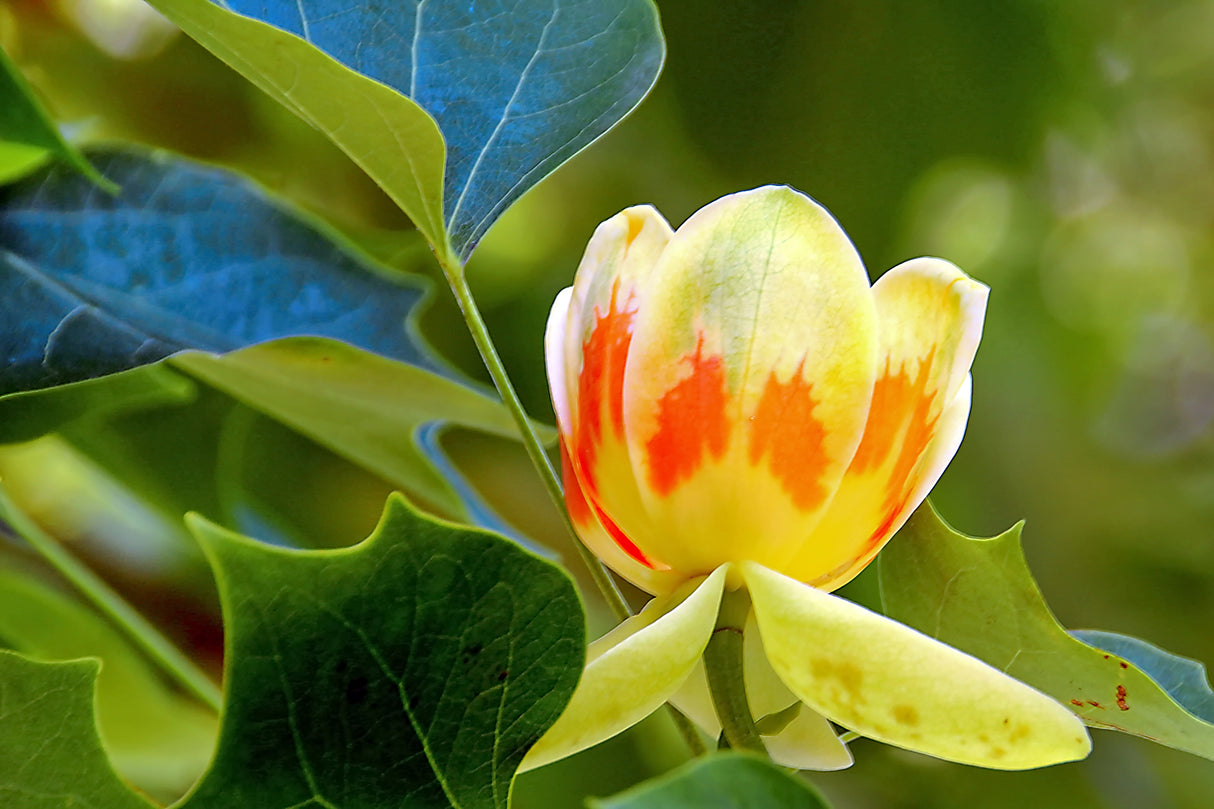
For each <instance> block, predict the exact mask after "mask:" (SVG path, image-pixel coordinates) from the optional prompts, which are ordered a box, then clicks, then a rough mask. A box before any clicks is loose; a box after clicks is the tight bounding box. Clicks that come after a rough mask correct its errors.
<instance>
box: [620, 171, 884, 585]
mask: <svg viewBox="0 0 1214 809" xmlns="http://www.w3.org/2000/svg"><path fill="white" fill-rule="evenodd" d="M645 287H646V296H645V299H644V303H643V305H642V306H641V307H640V308H639V309H638V310H637V313H636V318H635V323H634V325H633V329H634V332H633V339H632V342H631V346H630V348H629V352H628V360H627V368H626V370H625V374H624V413H623V416H624V426H625V434H626V436H627V440H628V447H629V451H630V456H631V459H632V461H633V464H634V469H633V472H632V474H633V476H634V478H635V480H636V481H637V483H638V487H639V494H640V499H641V502H642V504H643V506H644V511H645V516H646V519H645V520H644V521H643V522H639V523H636V524H635V527H634V523H633V521H632V520H631V519H630V515H625V514H623V513H621V514H619V515H617V514H616V513H615V508H614V507H615V504H614V502H613V503H612V504H611V506H612V516H613V517H616V518H617V519H616V521H617V523H618V525H619V527H620V528H622V529H623V531H624V533H626V534H627V535H628V536H629V537H631V538H632V539H633V540H634V541H636V543H637V544H638V545H639V546H641V548H642V550H643V551H644V552H645V553H647V554H650V555H652V556H653V557H654V558H656V559H659V560H661V561H662V562H663V563H665V564H667V565H669V566H671V567H672V568H674V569H677V570H682V571H685V572H687V573H705V572H707V571H709V570H712V569H714V568H715V567H717V566H718V565H720V564H722V563H724V562H728V561H732V560H738V559H744V558H745V559H753V560H758V561H760V562H765V563H769V564H771V563H774V562H776V561H777V560H780V559H783V558H786V557H787V556H788V555H789V554H790V553H791V552H792V549H791V548H790V547H789V545H790V543H793V544H800V543H801V542H802V541H803V538H804V537H806V536H808V535H809V532H810V531H811V530H812V529H813V527H814V526H815V525H816V524H817V522H818V520H819V518H820V516H821V514H822V512H823V510H824V508H825V506H826V504H827V502H828V501H829V499H830V496H831V494H832V493H833V492H834V490H835V488H836V487H837V486H838V484H839V480H840V479H841V478H842V476H843V473H844V471H845V469H846V468H847V464H848V462H849V461H850V459H851V456H852V454H853V452H854V451H855V448H856V446H857V445H858V443H859V441H860V436H861V432H862V431H863V428H864V423H865V419H866V416H867V413H868V403H869V400H870V398H871V394H872V389H873V382H874V379H875V377H876V351H877V325H876V310H875V307H874V304H873V297H872V294H871V292H870V290H869V287H868V279H867V277H866V275H865V272H864V268H863V265H862V264H861V262H860V259H859V256H858V255H857V254H856V252H855V249H854V248H853V247H852V245H851V242H850V241H848V239H847V236H846V235H845V234H844V233H843V231H842V230H841V229H840V228H839V226H838V224H837V223H836V222H835V221H834V219H832V218H831V216H830V214H829V213H827V212H826V211H825V210H824V209H823V208H821V207H820V206H818V205H817V204H816V203H814V202H812V201H811V200H810V199H809V198H807V197H805V196H803V195H801V194H798V193H797V192H795V191H793V190H792V189H789V188H786V187H766V188H760V189H757V190H755V191H748V192H743V193H739V194H733V195H730V196H727V197H724V198H722V199H720V200H717V201H716V202H714V203H712V204H710V205H708V206H706V207H705V208H703V209H701V210H700V211H698V212H697V213H696V214H695V215H693V216H692V217H691V218H690V219H688V220H687V222H685V223H684V224H683V226H682V227H680V228H679V230H678V232H677V233H675V235H674V237H673V238H672V239H671V241H670V243H669V244H668V245H667V246H666V248H665V250H664V251H663V252H662V254H661V256H660V258H659V259H658V262H657V266H656V267H655V268H654V270H653V273H652V275H651V276H649V277H647V279H646V283H645Z"/></svg>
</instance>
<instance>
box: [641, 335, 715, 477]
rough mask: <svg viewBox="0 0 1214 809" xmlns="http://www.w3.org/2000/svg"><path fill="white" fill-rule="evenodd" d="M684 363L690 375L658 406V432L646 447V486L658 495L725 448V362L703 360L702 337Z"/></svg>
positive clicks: (662, 399) (661, 400)
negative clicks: (647, 475) (687, 365)
mask: <svg viewBox="0 0 1214 809" xmlns="http://www.w3.org/2000/svg"><path fill="white" fill-rule="evenodd" d="M682 362H683V363H687V364H689V365H690V366H691V373H690V374H688V375H687V376H686V377H684V378H683V379H681V380H680V381H679V382H678V383H676V384H675V386H674V387H672V388H671V389H670V390H668V391H666V393H664V394H663V395H662V398H661V399H659V400H658V403H657V407H658V412H657V425H658V429H657V432H655V433H654V435H653V437H652V438H650V439H649V441H648V443H646V445H645V452H646V454H647V456H648V458H649V483H650V485H651V486H653V488H654V490H655V491H657V492H658V493H659V494H662V495H667V494H670V493H671V492H672V491H674V489H675V487H676V486H678V485H679V484H680V483H683V482H684V481H686V480H687V479H688V478H690V477H691V476H692V475H694V474H695V472H696V470H697V469H699V467H700V464H702V463H703V462H704V455H705V453H708V454H710V455H712V457H714V458H720V457H721V456H722V455H724V454H725V449H726V448H727V447H728V446H729V432H730V426H731V425H730V423H729V416H728V415H727V414H726V412H725V405H726V402H727V401H728V399H729V390H728V388H727V387H726V385H725V360H724V358H722V357H719V356H713V357H705V356H704V335H703V334H701V335H700V337H699V340H697V341H696V350H695V353H694V354H688V355H686V356H684V357H683V359H682Z"/></svg>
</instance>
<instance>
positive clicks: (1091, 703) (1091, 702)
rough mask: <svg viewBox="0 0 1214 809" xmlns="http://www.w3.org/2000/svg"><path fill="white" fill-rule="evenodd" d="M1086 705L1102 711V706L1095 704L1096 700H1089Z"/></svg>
mask: <svg viewBox="0 0 1214 809" xmlns="http://www.w3.org/2000/svg"><path fill="white" fill-rule="evenodd" d="M1088 705H1091V706H1092V707H1093V708H1099V709H1101V710H1102V711H1103V710H1104V706H1103V705H1101V704H1100V703H1099V702H1097V701H1096V700H1094V699H1089V700H1088Z"/></svg>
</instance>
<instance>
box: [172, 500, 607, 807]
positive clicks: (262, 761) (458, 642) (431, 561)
mask: <svg viewBox="0 0 1214 809" xmlns="http://www.w3.org/2000/svg"><path fill="white" fill-rule="evenodd" d="M191 528H192V529H193V530H194V532H195V535H196V536H197V537H198V539H199V541H200V542H201V543H202V544H203V546H204V548H205V550H206V552H207V554H208V556H209V557H210V559H211V562H212V565H213V566H214V568H215V570H216V574H217V578H218V581H219V589H220V599H221V602H222V604H223V610H224V617H225V629H226V638H225V643H226V661H227V663H226V666H227V668H226V671H225V701H226V703H225V711H224V716H223V724H222V728H221V731H220V739H219V749H218V751H217V753H216V756H215V759H214V761H213V763H212V766H211V769H210V770H209V771H208V772H207V774H206V775H205V776H204V777H203V779H202V781H201V782H200V783H199V784H198V786H197V787H196V788H195V789H194V791H193V792H192V793H191V794H190V795H189V796H188V797H187V798H186V800H185V801H184V802H183V803H182V804H181V806H182V809H211V807H215V808H216V809H219V808H220V807H222V809H229V807H233V806H247V807H262V806H279V807H282V806H303V805H309V806H343V807H344V806H448V805H451V806H459V807H465V808H466V809H478V808H479V807H499V808H501V807H505V806H506V803H507V796H508V794H509V788H510V781H511V778H512V776H513V774H514V770H515V768H516V767H517V766H518V763H519V761H521V760H522V757H523V754H524V752H526V750H527V748H528V747H530V746H531V745H532V744H534V743H535V741H536V740H537V739H538V738H539V736H540V735H541V734H542V733H543V731H544V730H545V729H546V728H547V727H548V726H549V725H551V724H552V722H554V721H555V720H556V718H557V716H558V715H559V714H560V713H561V710H562V709H563V708H564V705H565V703H566V702H567V701H568V699H569V697H570V695H571V694H572V692H573V688H574V685H575V683H576V682H577V677H578V672H579V671H580V669H581V663H582V659H583V640H584V638H583V630H582V621H583V619H582V613H581V609H580V605H579V602H578V598H577V594H576V592H575V591H574V589H573V585H572V583H571V581H570V580H569V578H568V577H567V576H566V575H565V574H564V573H563V572H562V571H560V570H559V569H558V568H556V567H554V566H552V565H550V564H548V563H546V562H544V561H542V560H540V559H538V558H536V557H534V556H532V555H531V554H529V553H527V552H526V551H523V550H522V549H520V548H518V547H517V546H515V545H513V544H512V543H510V542H508V541H505V540H502V539H500V538H498V537H494V536H492V535H490V534H486V533H483V532H479V531H471V530H464V529H459V528H456V527H454V526H451V525H447V524H443V523H438V522H434V521H431V520H429V519H426V518H424V517H422V516H421V515H419V514H418V513H416V512H414V511H413V510H412V509H411V508H410V507H409V506H407V505H406V504H405V502H404V501H403V499H401V498H399V497H393V498H391V499H390V500H389V503H388V507H387V510H386V512H385V515H384V519H383V521H382V522H381V523H380V526H379V527H378V528H377V529H376V531H375V532H374V534H373V535H372V536H371V538H370V539H368V540H367V541H366V542H364V543H363V544H361V545H358V546H356V547H354V548H350V549H343V550H337V551H288V550H284V549H280V548H273V547H269V546H264V545H259V544H256V543H254V542H252V541H250V540H247V539H244V538H243V537H240V536H237V535H234V534H231V533H228V532H226V531H223V530H222V529H219V528H217V527H215V526H213V525H211V524H208V523H206V522H205V521H202V520H200V519H197V518H195V519H193V520H192V521H191Z"/></svg>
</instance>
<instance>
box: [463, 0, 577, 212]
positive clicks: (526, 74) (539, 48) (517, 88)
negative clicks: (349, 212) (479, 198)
mask: <svg viewBox="0 0 1214 809" xmlns="http://www.w3.org/2000/svg"><path fill="white" fill-rule="evenodd" d="M560 13H561V9H560V6H559V3H558V2H557V0H553V3H552V15H551V16H550V17H549V18H548V22H546V23H544V28H543V30H541V31H540V39H539V42H537V43H536V45H535V50H534V51H533V52H532V54H531V58H530V59H528V60H527V65H526V67H524V68H523V70H522V72H520V73H519V77H518V82H517V83H515V85H514V92H513V93H511V94H510V99H509V100H508V101H507V102H506V106H505V107H504V108H503V109H502V114H501V116H500V117H499V118H498V120H497V125H496V126H494V127H493V132H492V133H490V135H489V138H488V140H486V141H485V145H484V146H482V147H481V150H480V152H479V153H478V154H477V156H476V160H475V161H474V162H473V163H472V168H471V169H470V170H469V171H468V178H467V179H466V180H465V181H464V187H463V188H462V189H460V193H459V197H458V198H457V199H456V201H455V207H454V208H452V209H451V215H450V216H448V217H447V225H448V227H450V225H451V224H452V223H453V222H455V221H456V218H457V217H458V216H459V211H460V208H461V207H463V204H464V198H465V197H467V195H468V189H469V188H471V187H472V183H473V180H474V179H475V177H476V175H477V172H478V171H480V167H481V163H482V162H483V161H484V159H485V154H486V153H488V151H489V150H490V149H491V148H492V147H493V145H494V144H495V143H496V142H497V139H498V136H499V135H500V134H501V131H502V128H503V127H504V126H505V125H506V121H508V120H509V119H510V110H511V108H512V107H514V103H515V102H516V101H517V100H518V97H519V93H520V92H522V89H523V85H525V84H526V83H527V79H528V78H530V76H531V69H532V68H533V67H534V66H535V63H536V61H537V60H538V59H539V58H540V54H542V53H543V52H544V42H545V41H546V40H547V39H548V31H549V29H551V28H552V25H553V23H555V22H556V18H557V17H559V16H560ZM481 221H482V222H483V221H484V220H483V219H482V220H481ZM480 224H481V223H480V222H478V223H477V227H478V228H479V226H480ZM474 232H475V231H474Z"/></svg>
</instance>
